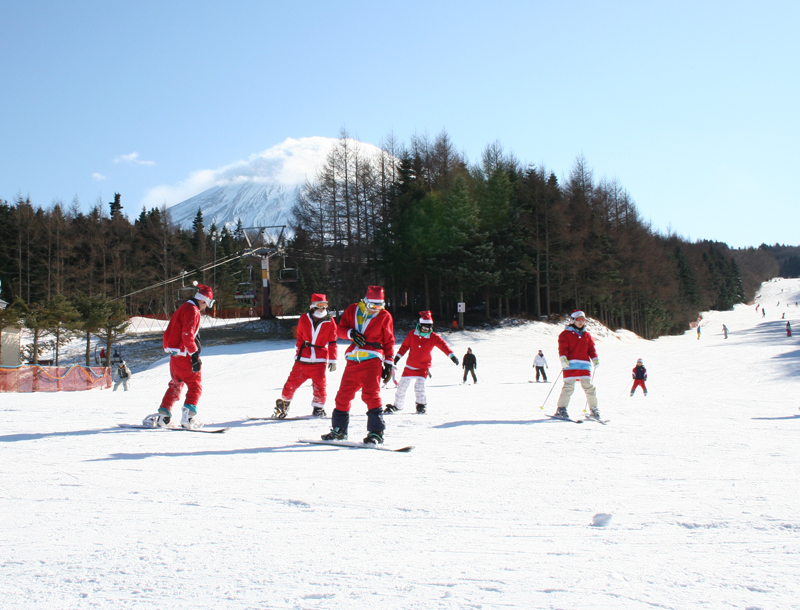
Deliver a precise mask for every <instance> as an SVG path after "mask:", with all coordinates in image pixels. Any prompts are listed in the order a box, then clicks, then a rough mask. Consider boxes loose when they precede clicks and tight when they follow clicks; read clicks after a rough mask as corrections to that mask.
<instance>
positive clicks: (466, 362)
mask: <svg viewBox="0 0 800 610" xmlns="http://www.w3.org/2000/svg"><path fill="white" fill-rule="evenodd" d="M461 368H462V369H464V380H463V381H462V382H461V383H462V384H465V383H467V375H469V374H471V375H472V382H473V383H478V378H477V377H475V369H477V368H478V359H477V358H476V357H475V354H473V353H472V348H471V347H468V348H467V353H466V354H464V358H462V359H461Z"/></svg>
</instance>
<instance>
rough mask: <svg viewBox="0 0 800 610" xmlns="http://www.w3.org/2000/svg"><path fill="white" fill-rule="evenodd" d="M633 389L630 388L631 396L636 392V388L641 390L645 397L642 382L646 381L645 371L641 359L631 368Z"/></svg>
mask: <svg viewBox="0 0 800 610" xmlns="http://www.w3.org/2000/svg"><path fill="white" fill-rule="evenodd" d="M632 375H633V387H631V396H633V393H634V392H635V391H636V388H642V391H643V392H644V395H645V396H647V386H645V385H644V382H645V381H647V369H646V368H644V362H643V361H642V359H641V358H639V359H638V360H637V361H636V366H635V367H633V372H632Z"/></svg>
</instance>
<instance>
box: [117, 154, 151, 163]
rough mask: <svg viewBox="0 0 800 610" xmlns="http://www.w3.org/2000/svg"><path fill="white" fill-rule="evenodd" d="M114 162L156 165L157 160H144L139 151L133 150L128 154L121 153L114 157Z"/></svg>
mask: <svg viewBox="0 0 800 610" xmlns="http://www.w3.org/2000/svg"><path fill="white" fill-rule="evenodd" d="M114 163H128V164H130V165H155V164H156V162H155V161H143V160H142V159H140V158H139V153H138V152H132V153H129V154H127V155H120V156H119V157H116V158H115V159H114Z"/></svg>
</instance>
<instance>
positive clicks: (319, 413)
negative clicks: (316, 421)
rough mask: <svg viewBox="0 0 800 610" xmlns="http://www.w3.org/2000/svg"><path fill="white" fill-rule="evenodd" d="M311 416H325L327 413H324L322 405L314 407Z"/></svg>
mask: <svg viewBox="0 0 800 610" xmlns="http://www.w3.org/2000/svg"><path fill="white" fill-rule="evenodd" d="M311 416H312V417H327V416H328V414H327V413H325V409H323V408H322V407H314V410H313V411H312V412H311Z"/></svg>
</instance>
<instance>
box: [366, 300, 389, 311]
mask: <svg viewBox="0 0 800 610" xmlns="http://www.w3.org/2000/svg"><path fill="white" fill-rule="evenodd" d="M364 305H366V307H367V309H369V310H370V311H380V310H381V309H385V308H386V305H384V304H383V303H370V302H369V301H364Z"/></svg>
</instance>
